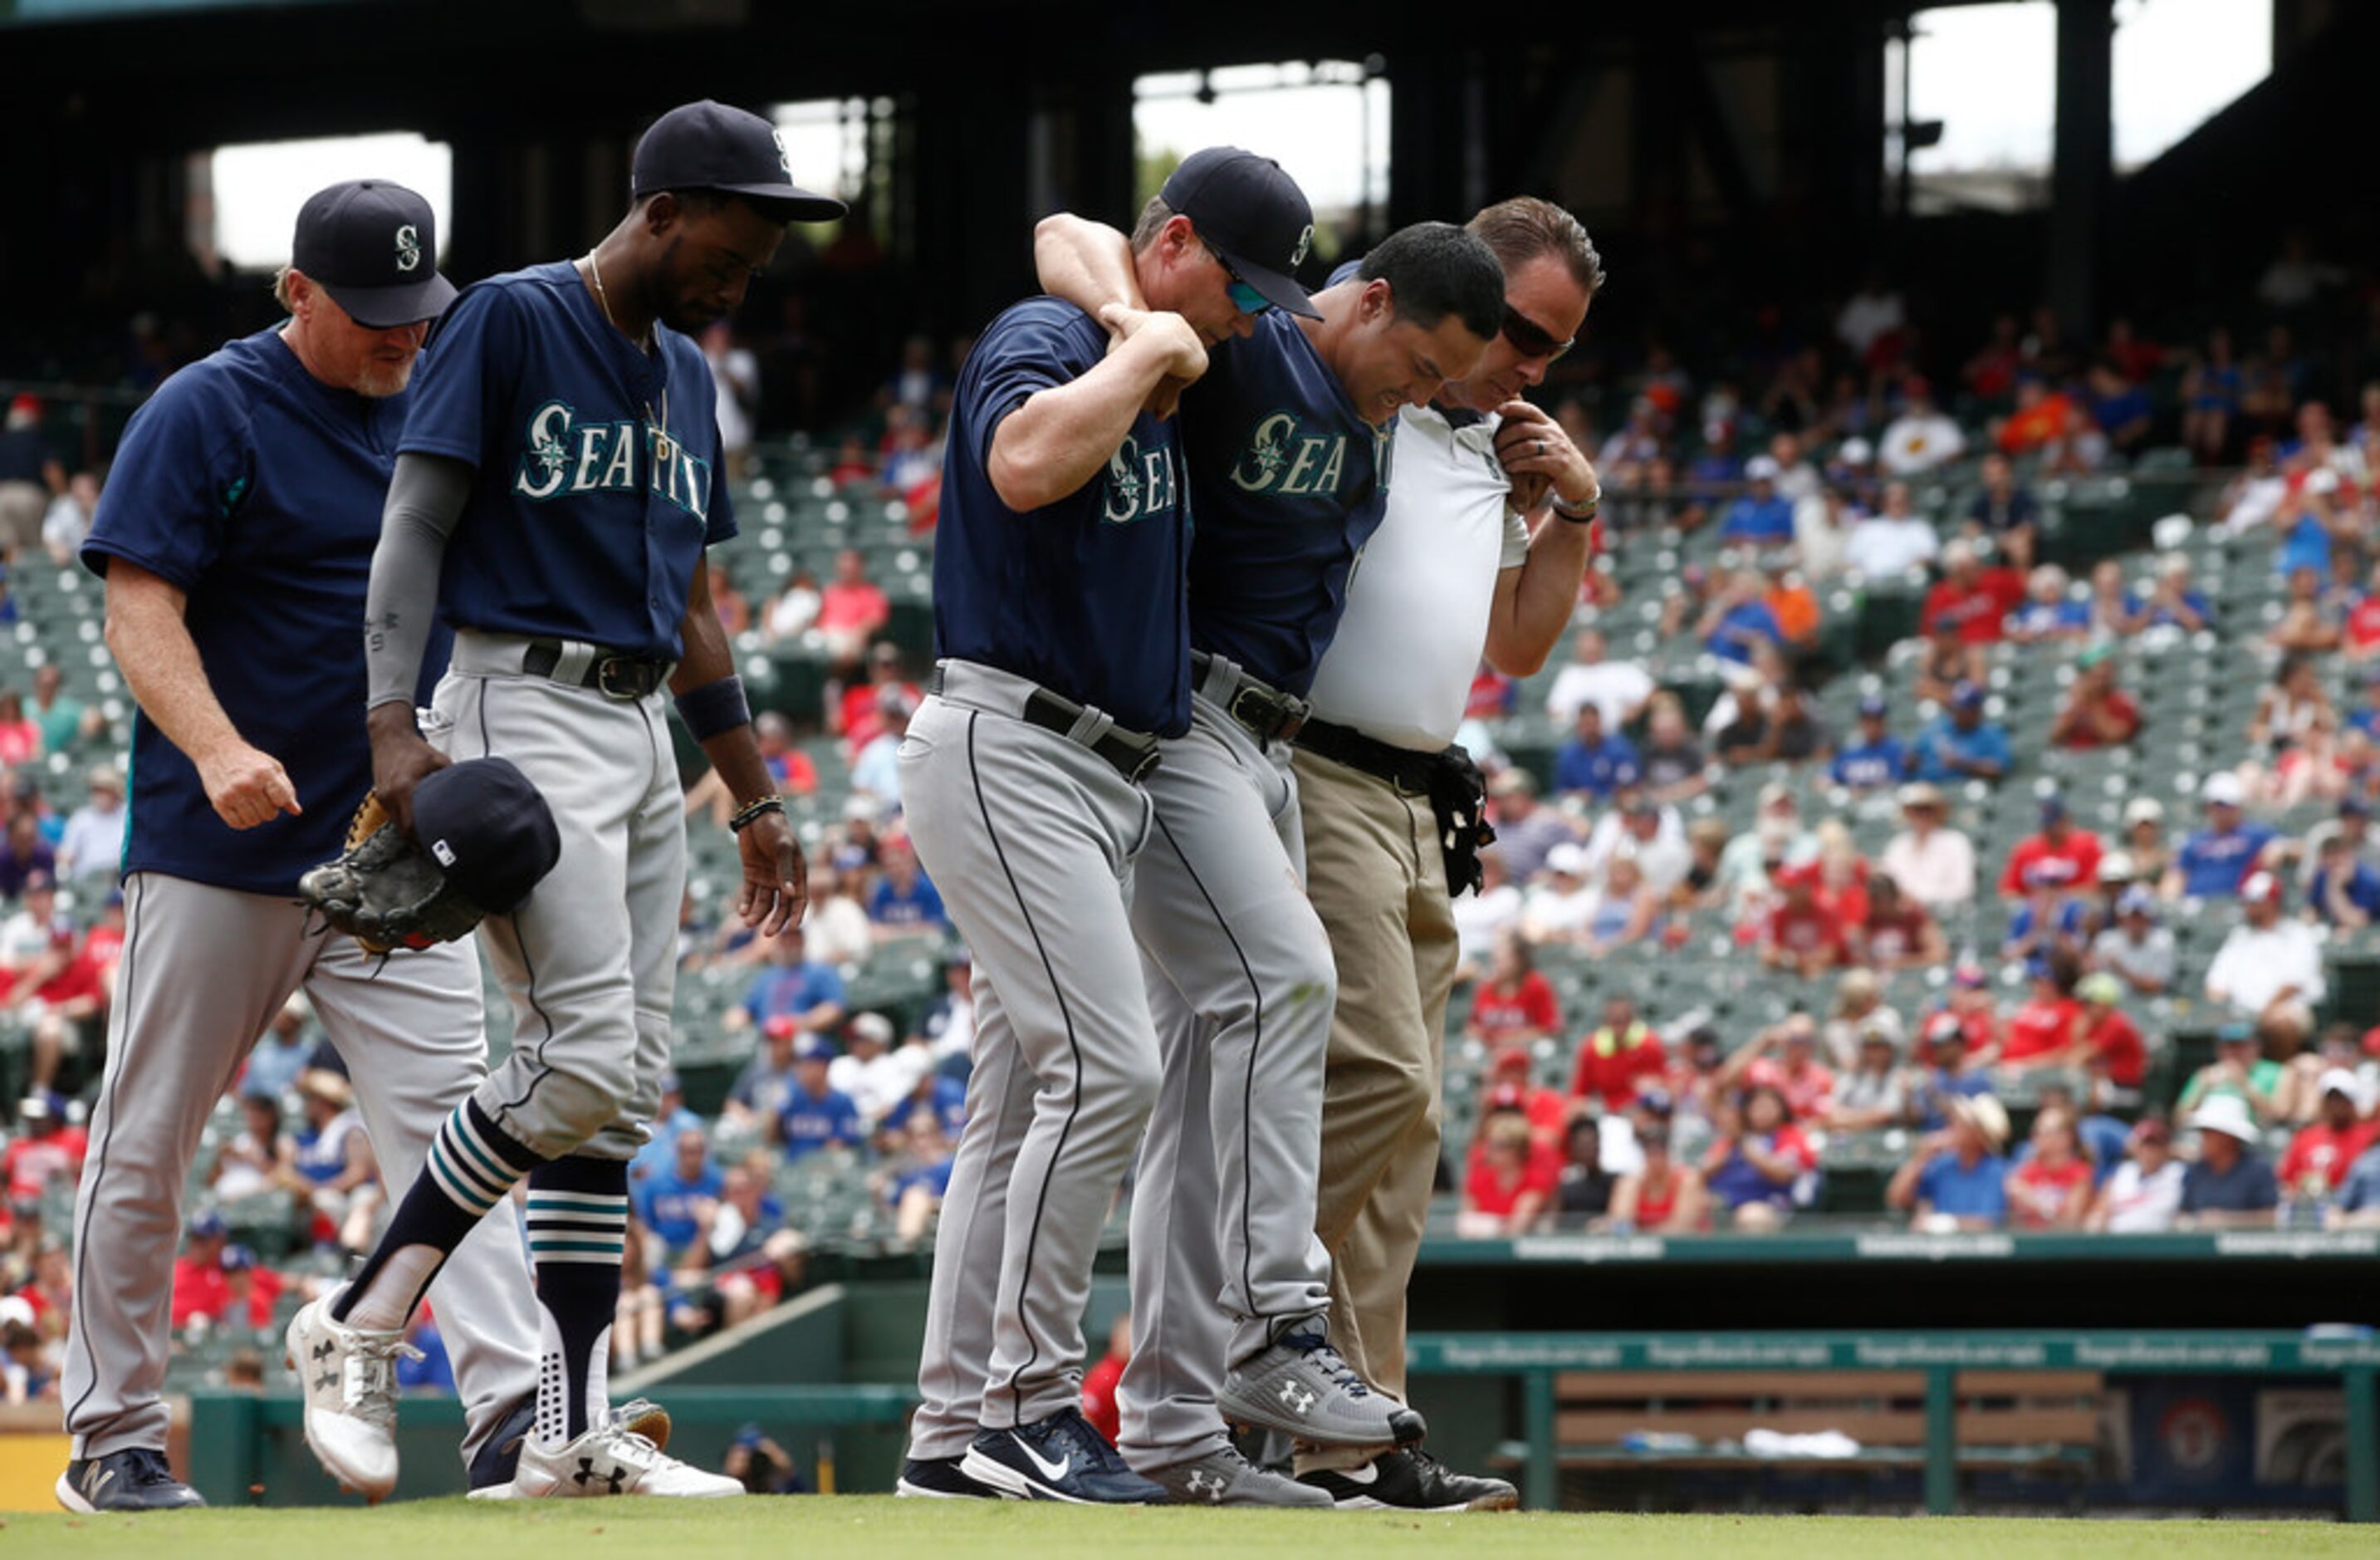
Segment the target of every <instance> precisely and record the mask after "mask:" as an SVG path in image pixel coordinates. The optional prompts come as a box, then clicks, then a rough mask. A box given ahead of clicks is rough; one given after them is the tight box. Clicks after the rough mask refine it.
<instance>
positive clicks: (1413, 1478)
mask: <svg viewBox="0 0 2380 1560" xmlns="http://www.w3.org/2000/svg"><path fill="white" fill-rule="evenodd" d="M1298 1482H1299V1483H1301V1484H1311V1485H1313V1486H1314V1487H1315V1488H1317V1489H1318V1490H1327V1491H1329V1492H1330V1498H1331V1499H1332V1500H1333V1501H1335V1502H1337V1503H1338V1506H1339V1509H1340V1510H1342V1511H1511V1510H1512V1509H1513V1508H1514V1507H1516V1506H1518V1505H1520V1504H1521V1493H1520V1492H1519V1491H1518V1490H1515V1489H1513V1488H1512V1485H1510V1484H1507V1483H1506V1482H1504V1481H1502V1480H1501V1479H1475V1478H1473V1477H1472V1476H1471V1475H1469V1474H1467V1473H1457V1472H1455V1471H1454V1470H1453V1469H1451V1468H1449V1467H1447V1466H1446V1465H1445V1464H1444V1463H1442V1462H1440V1461H1439V1460H1438V1459H1437V1458H1436V1457H1433V1456H1430V1455H1429V1454H1428V1453H1427V1452H1425V1451H1423V1450H1422V1449H1421V1448H1420V1447H1418V1446H1400V1447H1398V1448H1397V1449H1396V1450H1395V1451H1393V1452H1383V1453H1381V1454H1380V1455H1379V1456H1377V1457H1374V1458H1373V1459H1372V1460H1371V1461H1370V1462H1367V1463H1366V1464H1365V1465H1364V1466H1363V1467H1361V1468H1351V1469H1315V1470H1314V1471H1313V1472H1312V1473H1307V1474H1302V1475H1300V1476H1299V1478H1298Z"/></svg>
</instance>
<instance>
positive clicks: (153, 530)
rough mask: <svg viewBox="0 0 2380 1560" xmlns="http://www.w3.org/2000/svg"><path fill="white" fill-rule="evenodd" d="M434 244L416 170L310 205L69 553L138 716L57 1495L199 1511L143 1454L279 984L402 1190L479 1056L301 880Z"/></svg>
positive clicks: (502, 1355)
mask: <svg viewBox="0 0 2380 1560" xmlns="http://www.w3.org/2000/svg"><path fill="white" fill-rule="evenodd" d="M436 257H437V233H436V230H435V228H434V227H433V226H432V224H431V212H430V206H429V203H428V202H427V201H423V200H422V199H421V197H420V196H419V195H417V194H415V193H414V192H413V191H411V190H409V189H404V188H402V187H400V186H397V185H394V184H389V183H385V182H383V181H379V180H370V179H367V180H362V181H358V182H355V183H349V184H340V185H334V186H333V187H331V188H330V189H325V190H322V191H321V192H320V193H318V194H316V195H315V196H314V197H313V198H312V199H310V200H309V201H307V202H306V204H305V206H304V208H303V209H302V210H301V211H300V212H299V213H298V218H297V240H296V244H295V247H294V250H293V254H292V263H291V264H290V265H289V266H288V267H287V268H286V269H285V270H284V271H283V272H282V273H281V274H280V276H279V277H278V278H277V279H276V281H275V282H274V284H273V293H274V297H275V298H276V299H279V300H280V302H281V304H282V306H283V307H284V308H285V309H287V310H288V311H289V318H288V320H286V321H285V323H282V324H280V325H277V326H275V327H273V329H271V330H266V331H261V332H259V333H258V334H256V335H251V336H248V337H245V338H243V339H241V340H238V341H235V342H232V343H230V344H229V345H227V346H225V347H224V348H223V349H222V350H220V351H218V352H216V353H215V354H214V355H213V356H212V357H210V358H207V359H205V360H203V361H200V362H198V363H194V364H192V365H191V366H190V367H188V368H187V369H184V370H183V371H182V372H179V373H177V374H176V375H174V377H173V378H171V379H169V380H167V381H166V382H165V384H164V385H163V386H162V387H161V388H160V389H159V390H158V392H157V394H156V395H155V396H153V397H152V399H151V400H150V402H149V404H148V405H147V406H145V407H143V408H140V412H139V413H138V414H136V415H135V416H134V418H133V419H132V421H131V423H130V425H129V426H128V427H127V428H126V430H125V433H124V441H123V444H122V445H121V447H120V448H119V450H118V452H117V455H116V458H115V468H114V469H113V471H112V472H111V473H110V476H109V480H108V484H107V491H106V494H104V496H103V498H102V500H101V503H100V506H99V512H98V514H97V516H96V517H95V518H94V519H93V522H92V526H91V535H90V537H89V539H88V540H87V541H86V542H84V544H83V550H82V556H83V561H84V562H85V563H86V564H88V565H89V566H90V567H91V568H92V569H93V570H94V571H96V572H98V573H101V574H103V575H104V576H105V577H106V579H107V642H108V645H109V647H110V648H111V649H113V650H114V652H115V658H116V662H117V664H118V665H119V666H121V667H122V669H123V672H124V677H125V681H126V682H127V684H128V685H129V687H130V688H131V689H132V693H133V697H134V698H135V699H136V700H138V701H139V703H140V711H139V713H138V715H137V717H136V718H135V720H134V723H133V736H132V745H133V766H132V798H131V804H130V817H129V822H128V829H127V836H126V839H125V842H124V871H125V874H126V875H125V879H124V908H125V944H124V961H123V964H122V966H121V969H120V973H119V976H118V981H117V987H116V993H115V1005H114V1007H113V1009H112V1011H111V1014H110V1018H109V1034H108V1040H107V1067H106V1076H105V1078H104V1079H103V1083H102V1086H101V1090H100V1099H99V1105H98V1108H97V1110H96V1112H95V1113H94V1114H93V1115H92V1118H91V1157H90V1165H89V1169H88V1171H87V1172H86V1174H85V1176H84V1177H83V1181H82V1186H81V1188H80V1195H79V1205H78V1207H77V1209H76V1213H75V1241H74V1244H75V1261H76V1264H77V1267H76V1274H75V1285H74V1304H73V1309H72V1319H71V1322H70V1332H69V1335H68V1338H67V1367H66V1379H65V1383H64V1389H65V1390H64V1399H65V1403H66V1423H67V1430H68V1431H69V1432H71V1433H72V1434H73V1436H74V1462H73V1464H72V1465H71V1466H70V1467H69V1468H68V1469H67V1472H66V1474H65V1475H64V1476H63V1477H62V1478H60V1480H59V1481H58V1489H57V1493H58V1498H59V1500H60V1501H61V1502H63V1503H64V1504H65V1505H67V1506H68V1507H70V1508H72V1509H74V1510H78V1511H93V1510H99V1511H125V1510H145V1509H155V1508H159V1507H165V1506H176V1505H199V1504H200V1501H199V1497H198V1496H197V1494H196V1493H194V1492H192V1491H191V1490H189V1489H188V1487H187V1486H185V1485H182V1484H180V1483H178V1482H176V1481H175V1480H174V1479H173V1476H172V1475H171V1474H170V1473H168V1472H167V1471H166V1468H165V1460H164V1448H165V1432H166V1420H167V1413H166V1408H165V1405H164V1402H163V1401H162V1400H161V1398H160V1397H159V1390H160V1388H161V1386H162V1384H163V1381H164V1372H165V1354H166V1344H167V1325H166V1324H167V1305H168V1299H169V1296H170V1293H171V1274H172V1270H173V1261H174V1247H175V1236H176V1229H177V1227H178V1222H177V1219H176V1209H177V1208H178V1206H179V1205H180V1202H181V1197H182V1188H183V1184H184V1181H185V1178H186V1177H187V1176H188V1171H189V1168H190V1162H191V1160H192V1158H193V1157H194V1156H195V1155H196V1153H197V1152H198V1147H199V1139H200V1132H201V1130H202V1129H203V1128H204V1127H205V1126H206V1121H207V1116H208V1114H209V1113H210V1112H211V1111H212V1109H213V1107H214V1103H215V1102H216V1101H217V1100H218V1099H220V1098H221V1097H222V1095H223V1092H224V1091H225V1088H227V1087H228V1086H229V1085H230V1083H231V1080H232V1079H233V1077H234V1076H235V1075H236V1074H237V1072H238V1070H239V1067H240V1064H241V1062H242V1060H243V1059H244V1058H245V1057H246V1055H247V1054H248V1050H249V1046H250V1045H251V1044H252V1043H253V1042H255V1040H256V1037H257V1036H258V1035H259V1034H260V1033H261V1032H262V1031H263V1030H264V1028H265V1026H266V1025H267V1024H268V1023H270V1022H271V1021H272V1020H273V1018H274V1017H275V1016H276V1015H278V1014H279V1013H280V1012H281V1010H282V1007H283V1005H284V1004H285V1003H286V1002H287V1001H288V999H289V996H290V993H292V992H294V991H297V990H299V989H301V988H302V989H303V990H304V991H305V993H306V994H307V996H308V997H309V998H310V1000H311V1002H312V1003H313V1006H314V1010H315V1011H316V1012H317V1013H319V1014H321V1015H322V1022H323V1024H324V1026H325V1028H326V1029H327V1030H329V1032H330V1035H331V1038H332V1040H333V1041H334V1042H336V1043H337V1045H338V1047H339V1051H340V1054H341V1055H342V1056H343V1057H344V1058H345V1059H346V1063H347V1066H348V1067H349V1068H350V1069H351V1071H352V1073H353V1075H354V1083H355V1090H356V1095H357V1101H358V1104H359V1105H360V1107H361V1110H362V1114H363V1119H364V1121H365V1123H366V1124H367V1126H368V1127H369V1129H370V1134H371V1140H372V1142H373V1144H374V1145H375V1147H376V1148H377V1150H378V1152H379V1155H380V1159H381V1163H382V1164H383V1166H384V1167H385V1169H386V1170H387V1173H388V1174H389V1176H391V1177H392V1178H393V1179H396V1180H397V1181H398V1183H399V1184H402V1180H403V1179H404V1178H409V1177H410V1176H412V1175H413V1174H414V1173H415V1172H416V1171H417V1170H419V1168H420V1166H421V1164H422V1159H423V1154H424V1152H425V1151H426V1150H427V1148H428V1146H429V1141H430V1138H431V1134H432V1133H433V1132H435V1131H436V1129H437V1127H438V1123H439V1122H440V1121H441V1120H442V1119H443V1117H444V1116H445V1115H446V1114H447V1113H448V1112H449V1111H451V1110H453V1109H454V1108H455V1105H456V1104H457V1103H459V1102H460V1101H461V1100H462V1099H463V1097H464V1096H465V1095H467V1094H468V1093H469V1092H470V1091H471V1089H472V1088H473V1087H474V1086H475V1085H476V1084H477V1083H478V1082H480V1079H484V1078H485V1077H486V1074H487V1042H486V1039H485V1037H484V1034H483V1031H482V1029H481V1024H480V969H479V961H478V959H477V958H475V957H473V956H472V953H471V950H470V948H469V947H468V946H467V945H460V944H456V945H447V946H443V947H439V948H433V949H430V950H428V951H425V952H422V953H419V954H407V955H406V956H405V957H401V958H397V959H391V960H388V961H386V962H385V967H383V961H381V960H378V959H374V958H372V957H369V956H367V955H366V954H365V953H364V952H363V950H362V949H360V948H358V946H357V945H355V944H354V943H353V942H352V941H350V940H349V939H347V938H345V937H326V936H323V935H322V934H321V933H320V932H314V933H312V934H310V933H309V931H308V928H307V925H306V916H305V912H304V908H303V907H302V905H301V904H300V903H299V901H298V899H297V877H298V874H299V873H301V872H303V871H305V870H306V869H307V868H309V867H311V866H313V865H315V864H316V863H317V862H320V861H322V860H325V859H329V858H330V857H332V856H335V855H336V854H338V852H339V849H340V847H341V844H342V842H343V838H344V835H346V824H347V815H348V812H349V810H351V809H352V808H353V807H354V806H355V804H356V803H357V801H358V799H360V798H361V797H362V796H363V793H364V790H365V788H366V787H367V786H369V785H370V783H371V755H370V750H369V748H368V746H367V744H366V743H365V740H364V734H363V730H362V727H361V725H360V724H359V723H358V721H357V719H356V710H357V706H358V702H359V701H360V700H361V698H362V696H363V689H364V665H363V658H362V656H361V655H360V654H358V645H357V643H356V638H355V625H356V619H357V617H358V615H359V614H360V613H361V612H362V610H363V601H364V582H365V576H366V573H367V571H368V570H369V568H370V562H371V554H372V547H373V545H374V543H375V542H377V541H378V539H379V535H380V503H381V496H382V494H383V491H384V489H385V488H386V486H387V481H388V473H389V469H390V466H391V463H392V462H393V461H394V460H395V457H396V446H397V440H398V436H399V434H400V433H402V431H403V429H404V426H405V416H406V411H407V405H408V403H409V400H410V396H408V394H407V382H408V380H409V379H410V378H411V376H412V373H413V367H414V360H415V355H416V354H417V353H418V352H419V350H420V347H421V340H422V336H423V334H424V333H425V331H426V330H427V328H428V322H429V321H430V320H431V319H433V318H435V317H436V316H437V314H438V313H439V311H442V310H443V309H444V308H445V307H446V304H447V301H448V300H449V299H452V298H453V297H454V295H455V289H454V288H453V286H450V285H449V284H448V283H447V282H446V280H445V279H444V278H443V277H442V276H441V275H439V274H438V270H437V258H436ZM442 651H443V647H442ZM439 659H442V660H443V653H442V654H441V656H440V657H439ZM407 686H408V689H411V687H412V685H410V684H408V685H407ZM520 1270H521V1248H520V1237H519V1235H518V1233H517V1232H516V1230H515V1229H514V1228H513V1226H512V1225H511V1224H510V1223H509V1222H504V1221H498V1222H494V1223H492V1224H490V1225H487V1226H486V1227H485V1228H483V1229H481V1230H480V1231H479V1232H478V1233H477V1234H475V1235H474V1236H473V1237H472V1238H471V1239H470V1240H469V1241H468V1242H467V1243H466V1244H465V1245H464V1246H463V1248H462V1249H461V1250H459V1251H458V1252H457V1253H456V1254H455V1261H453V1262H452V1263H450V1264H449V1265H448V1266H447V1269H446V1271H445V1274H444V1275H443V1277H442V1278H441V1279H440V1281H439V1285H438V1307H439V1312H440V1314H441V1315H442V1316H443V1317H444V1318H445V1319H446V1321H447V1324H448V1325H447V1331H448V1333H449V1334H450V1335H451V1336H450V1342H449V1346H448V1347H449V1348H450V1349H451V1350H452V1352H453V1355H454V1360H455V1373H456V1378H457V1381H458V1382H459V1383H460V1385H461V1388H462V1395H463V1399H464V1403H465V1406H466V1408H467V1411H468V1432H467V1434H466V1437H465V1442H464V1450H465V1454H466V1456H467V1457H472V1458H474V1459H476V1460H474V1462H473V1464H472V1466H473V1470H474V1477H475V1478H486V1479H491V1480H494V1479H497V1478H499V1477H509V1472H508V1470H506V1469H503V1468H501V1467H499V1466H498V1465H499V1464H500V1462H501V1460H502V1458H503V1456H504V1440H505V1437H504V1436H503V1435H502V1434H500V1433H499V1432H500V1428H501V1427H502V1425H503V1423H504V1420H506V1418H507V1416H508V1415H511V1414H512V1413H513V1412H514V1411H515V1410H516V1408H517V1407H518V1406H519V1405H521V1404H523V1403H525V1402H526V1400H527V1399H528V1397H529V1395H530V1393H531V1389H532V1385H533V1380H534V1369H535V1366H534V1359H533V1356H532V1354H531V1347H532V1345H533V1343H534V1340H535V1336H536V1322H535V1321H534V1320H533V1318H532V1316H531V1313H530V1310H529V1307H528V1300H527V1297H526V1296H524V1295H523V1294H522V1293H521V1288H520V1281H519V1274H520ZM392 1362H393V1354H390V1355H376V1356H374V1367H375V1369H382V1368H385V1367H386V1366H387V1365H388V1364H390V1363H392ZM514 1434H517V1430H515V1432H514ZM483 1450H484V1451H485V1452H486V1454H487V1455H486V1456H480V1454H481V1453H482V1452H483Z"/></svg>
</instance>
